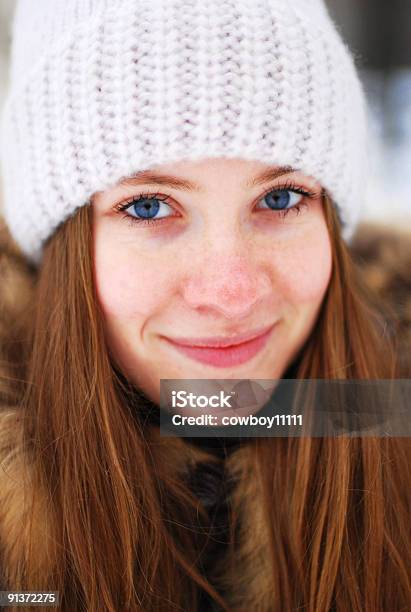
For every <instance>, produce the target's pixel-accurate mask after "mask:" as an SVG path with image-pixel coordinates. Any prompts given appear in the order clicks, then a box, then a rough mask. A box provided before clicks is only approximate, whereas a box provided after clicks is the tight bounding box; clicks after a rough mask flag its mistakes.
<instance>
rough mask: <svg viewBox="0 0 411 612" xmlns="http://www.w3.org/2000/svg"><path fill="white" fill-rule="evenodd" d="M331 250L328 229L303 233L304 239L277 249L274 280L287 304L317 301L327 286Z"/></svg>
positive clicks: (330, 264) (330, 268) (329, 274)
mask: <svg viewBox="0 0 411 612" xmlns="http://www.w3.org/2000/svg"><path fill="white" fill-rule="evenodd" d="M331 270H332V252H331V244H330V239H329V235H328V231H327V230H326V228H324V231H321V232H318V231H317V232H313V233H312V234H307V235H306V236H305V237H304V240H301V241H298V242H293V243H290V244H289V245H287V247H284V248H283V249H281V260H280V259H279V258H278V257H276V279H277V283H278V286H280V287H281V290H282V293H283V295H285V296H287V298H288V301H289V303H291V304H294V305H295V306H298V304H313V305H314V306H315V304H317V303H318V302H320V301H321V300H322V298H323V296H324V294H325V292H326V289H327V287H328V284H329V281H330V276H331Z"/></svg>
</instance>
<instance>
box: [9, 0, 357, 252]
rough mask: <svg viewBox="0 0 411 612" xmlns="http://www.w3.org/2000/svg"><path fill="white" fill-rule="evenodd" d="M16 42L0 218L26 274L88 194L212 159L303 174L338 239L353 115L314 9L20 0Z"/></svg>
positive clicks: (342, 55)
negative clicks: (324, 194) (27, 263)
mask: <svg viewBox="0 0 411 612" xmlns="http://www.w3.org/2000/svg"><path fill="white" fill-rule="evenodd" d="M12 35H13V45H12V63H11V74H10V76H11V78H10V83H11V84H10V89H9V93H8V97H7V99H6V104H5V107H4V111H3V117H2V125H1V143H2V151H1V159H2V168H3V180H4V218H5V220H6V222H7V224H8V226H9V228H10V231H11V233H12V235H13V237H14V239H15V240H16V242H17V243H18V244H19V245H20V247H21V248H22V250H23V252H24V253H25V254H26V255H27V257H28V258H29V259H30V260H31V261H32V262H33V263H36V264H39V263H40V262H41V258H42V252H43V247H44V242H45V241H46V239H47V238H48V237H49V236H50V235H51V234H52V233H53V232H54V231H55V229H56V228H57V227H58V225H59V224H60V223H62V222H63V221H64V220H66V219H67V218H68V217H69V216H70V215H71V214H73V212H74V211H75V210H76V209H77V208H78V207H80V206H84V205H86V204H88V203H89V199H90V196H91V195H92V194H93V193H94V192H96V191H102V190H105V189H107V188H110V187H112V186H114V185H115V184H116V183H117V182H118V181H119V180H120V179H121V178H123V177H125V176H129V175H130V174H132V173H134V172H136V171H138V170H141V169H147V168H149V167H154V166H155V165H157V164H162V163H171V162H173V161H181V160H184V159H187V160H196V159H200V158H211V157H231V158H242V159H250V160H259V161H261V162H264V163H267V164H270V165H281V166H283V165H290V166H292V167H293V168H295V169H298V170H300V171H302V172H304V173H305V174H308V175H311V176H313V177H314V178H316V179H317V180H318V181H319V182H320V183H321V184H322V186H323V187H324V188H325V189H327V191H328V192H329V194H330V196H331V197H332V198H333V200H334V202H335V205H336V206H337V210H338V213H339V216H340V219H341V222H342V224H343V237H344V238H345V239H346V240H347V241H349V240H350V238H351V236H352V234H353V231H354V229H355V225H356V223H357V222H358V220H359V217H360V209H361V203H362V200H363V196H364V189H363V182H364V176H365V175H366V157H367V155H366V121H365V115H366V113H365V103H364V96H363V91H362V87H361V84H360V82H359V79H358V76H357V73H356V70H355V67H354V62H353V59H352V57H351V55H350V53H349V52H348V50H347V47H346V46H345V44H344V43H343V41H342V40H341V38H340V36H339V34H338V32H337V30H336V28H335V26H334V24H333V23H332V21H331V19H330V17H329V15H328V13H327V11H326V9H325V6H324V4H323V2H322V0H69V1H67V0H36V2H33V1H32V0H20V1H19V2H18V3H17V8H16V13H15V18H14V23H13V31H12ZM222 188H223V186H222Z"/></svg>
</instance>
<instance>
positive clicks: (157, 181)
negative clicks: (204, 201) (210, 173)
mask: <svg viewBox="0 0 411 612" xmlns="http://www.w3.org/2000/svg"><path fill="white" fill-rule="evenodd" d="M292 172H295V169H294V168H292V167H291V166H280V167H278V168H268V169H267V170H264V171H263V172H262V173H261V174H258V175H257V176H255V177H254V178H253V179H251V181H248V182H246V183H245V184H244V188H245V189H251V188H252V187H256V186H258V185H262V184H264V183H268V181H273V180H275V179H277V178H279V177H280V176H283V175H284V174H290V173H292ZM118 185H119V186H121V187H135V186H138V185H163V186H166V187H173V188H175V189H181V190H182V191H196V192H201V191H202V188H201V186H200V185H199V184H198V183H194V182H191V181H188V180H186V179H181V178H178V177H176V176H171V175H169V174H157V173H156V172H153V171H151V170H140V171H139V172H135V173H134V174H131V175H130V176H127V177H123V178H122V179H120V181H119V182H118Z"/></svg>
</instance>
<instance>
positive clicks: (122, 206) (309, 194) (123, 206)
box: [114, 181, 320, 226]
mask: <svg viewBox="0 0 411 612" xmlns="http://www.w3.org/2000/svg"><path fill="white" fill-rule="evenodd" d="M275 191H293V192H294V193H299V194H300V195H302V196H304V197H305V198H308V199H314V198H316V197H318V196H319V195H320V193H319V192H316V191H307V190H306V189H303V188H302V187H298V185H296V184H295V183H293V182H292V181H287V182H285V183H284V184H282V185H278V186H276V187H270V188H269V189H267V191H265V192H264V193H263V194H262V196H261V197H260V198H259V200H262V199H263V198H265V197H266V196H267V195H269V194H270V193H274V192H275ZM160 196H161V194H159V193H140V194H138V195H136V196H133V197H132V198H131V199H129V200H126V201H123V202H120V203H119V204H117V205H116V206H114V209H115V210H117V211H118V212H119V213H122V212H124V211H126V210H127V208H130V206H131V205H132V204H134V203H135V202H138V201H139V200H140V199H146V200H151V199H153V200H158V201H159V202H165V203H166V204H167V205H168V206H170V207H171V208H173V206H172V204H171V203H170V202H169V200H170V198H169V197H168V196H165V197H160ZM306 206H307V203H306V202H299V203H298V204H295V205H294V206H291V207H290V208H284V209H282V210H278V211H274V210H273V211H272V212H276V213H277V214H278V215H279V216H280V217H281V218H282V219H284V218H285V217H286V216H287V215H288V213H290V212H291V211H294V212H295V213H296V214H297V215H299V214H300V212H301V209H302V208H303V207H306ZM266 210H269V209H266ZM121 217H122V218H123V219H124V220H125V221H127V222H129V223H130V225H131V226H135V224H137V225H159V224H160V223H162V222H165V221H168V219H169V218H170V217H160V219H139V218H138V217H133V216H132V215H130V214H128V213H125V214H122V215H121Z"/></svg>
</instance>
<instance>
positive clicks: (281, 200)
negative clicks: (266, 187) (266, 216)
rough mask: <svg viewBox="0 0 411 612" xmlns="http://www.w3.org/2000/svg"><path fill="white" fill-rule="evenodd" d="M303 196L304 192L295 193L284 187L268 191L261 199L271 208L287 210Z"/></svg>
mask: <svg viewBox="0 0 411 612" xmlns="http://www.w3.org/2000/svg"><path fill="white" fill-rule="evenodd" d="M303 197H304V193H296V192H295V191H290V190H286V189H276V190H274V191H273V190H272V191H269V192H268V193H267V194H266V195H265V196H263V198H262V199H261V201H263V200H264V201H265V202H266V205H267V207H268V208H271V209H272V210H288V209H289V208H292V207H293V206H296V204H298V203H299V202H300V201H301V200H302V199H303Z"/></svg>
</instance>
